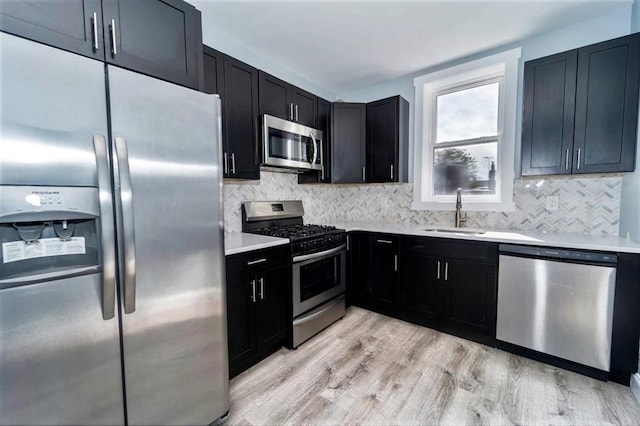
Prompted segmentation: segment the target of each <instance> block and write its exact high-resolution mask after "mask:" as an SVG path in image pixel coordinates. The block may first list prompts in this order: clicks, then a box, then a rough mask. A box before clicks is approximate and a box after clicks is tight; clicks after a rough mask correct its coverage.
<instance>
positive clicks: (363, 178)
mask: <svg viewBox="0 0 640 426" xmlns="http://www.w3.org/2000/svg"><path fill="white" fill-rule="evenodd" d="M365 180H366V178H365V175H364V167H363V168H362V181H363V182H364V181H365Z"/></svg>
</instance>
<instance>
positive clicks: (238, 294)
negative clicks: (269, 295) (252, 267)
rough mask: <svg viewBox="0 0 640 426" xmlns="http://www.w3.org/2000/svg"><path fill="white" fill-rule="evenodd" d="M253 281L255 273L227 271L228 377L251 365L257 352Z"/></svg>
mask: <svg viewBox="0 0 640 426" xmlns="http://www.w3.org/2000/svg"><path fill="white" fill-rule="evenodd" d="M227 264H228V262H227ZM228 269H231V268H228ZM254 285H255V277H254V276H249V275H247V274H246V273H242V272H240V273H233V272H232V271H231V270H228V271H227V334H228V341H229V375H230V376H231V377H233V376H235V375H236V374H238V373H239V372H241V371H243V370H245V369H246V368H247V367H248V366H250V365H251V364H252V363H253V360H254V359H255V357H256V354H257V345H256V303H255V302H254V301H253V296H254ZM256 291H257V290H256Z"/></svg>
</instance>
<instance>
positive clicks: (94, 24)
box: [91, 12, 100, 52]
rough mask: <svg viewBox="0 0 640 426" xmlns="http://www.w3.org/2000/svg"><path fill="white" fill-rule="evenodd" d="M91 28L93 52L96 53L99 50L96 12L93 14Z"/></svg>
mask: <svg viewBox="0 0 640 426" xmlns="http://www.w3.org/2000/svg"><path fill="white" fill-rule="evenodd" d="M91 26H92V27H93V50H95V51H96V52H97V51H98V49H100V45H99V44H98V14H97V13H96V12H93V18H91Z"/></svg>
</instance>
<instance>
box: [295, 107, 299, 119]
mask: <svg viewBox="0 0 640 426" xmlns="http://www.w3.org/2000/svg"><path fill="white" fill-rule="evenodd" d="M295 111H296V119H295V121H298V105H296V107H295Z"/></svg>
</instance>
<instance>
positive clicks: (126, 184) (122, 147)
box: [115, 137, 136, 314]
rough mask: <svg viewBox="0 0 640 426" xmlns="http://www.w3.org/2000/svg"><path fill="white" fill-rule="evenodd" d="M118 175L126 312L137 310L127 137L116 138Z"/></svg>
mask: <svg viewBox="0 0 640 426" xmlns="http://www.w3.org/2000/svg"><path fill="white" fill-rule="evenodd" d="M115 145H116V156H117V157H118V176H119V177H120V188H119V191H118V192H119V195H120V209H121V210H120V216H121V217H122V236H123V240H124V313H125V314H131V313H133V312H135V310H136V236H135V231H134V224H133V190H132V187H131V172H130V170H129V150H128V148H127V141H126V139H125V138H121V137H117V138H116V144H115Z"/></svg>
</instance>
